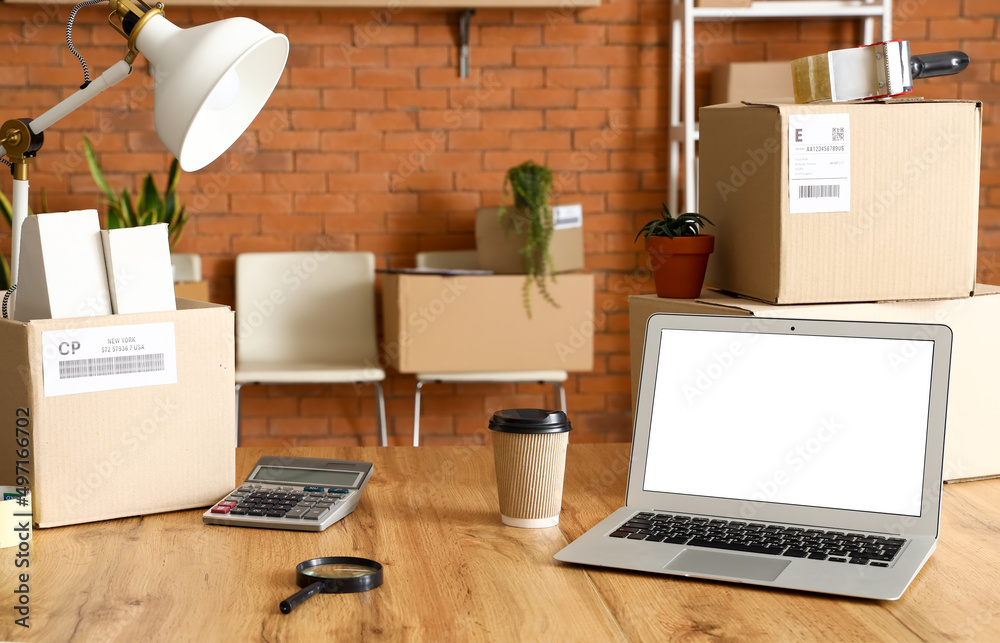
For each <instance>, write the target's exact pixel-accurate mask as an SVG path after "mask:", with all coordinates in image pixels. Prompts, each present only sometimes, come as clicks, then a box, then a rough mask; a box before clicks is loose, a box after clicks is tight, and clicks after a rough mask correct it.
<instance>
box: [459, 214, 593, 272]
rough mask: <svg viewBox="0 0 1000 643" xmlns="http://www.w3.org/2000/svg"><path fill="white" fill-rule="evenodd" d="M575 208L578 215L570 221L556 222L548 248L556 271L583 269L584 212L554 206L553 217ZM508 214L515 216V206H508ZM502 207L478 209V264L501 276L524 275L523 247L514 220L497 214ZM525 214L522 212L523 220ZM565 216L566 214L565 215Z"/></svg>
mask: <svg viewBox="0 0 1000 643" xmlns="http://www.w3.org/2000/svg"><path fill="white" fill-rule="evenodd" d="M574 207H575V208H576V209H577V210H576V212H577V214H576V216H575V217H574V216H572V212H571V211H570V210H567V211H568V212H571V216H570V217H568V218H569V219H570V220H569V221H563V222H562V223H557V224H556V228H555V229H554V230H553V232H552V241H551V242H550V244H549V251H550V252H551V254H552V265H553V268H554V270H555V272H557V273H559V272H573V271H577V270H583V213H582V210H580V209H579V206H553V208H552V209H553V218H557V217H559V214H560V209H562V208H567V209H569V208H574ZM507 212H508V213H514V214H515V215H516V213H517V209H516V208H508V209H507ZM498 213H499V208H479V209H478V210H476V250H477V252H478V253H479V267H480V268H482V269H483V270H492V271H493V272H495V273H497V274H500V275H520V274H524V259H523V255H522V254H521V253H520V250H521V248H523V247H524V241H523V239H522V238H521V237H520V236H518V234H517V232H516V230H517V228H516V227H515V225H514V221H515V220H514V219H512V218H511V217H510V216H508V215H505V216H504V218H503V219H502V221H501V219H500V218H499V216H498ZM523 218H524V216H523V215H522V218H521V220H523ZM564 219H565V217H564Z"/></svg>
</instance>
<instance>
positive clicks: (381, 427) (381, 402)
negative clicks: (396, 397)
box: [372, 382, 389, 447]
mask: <svg viewBox="0 0 1000 643" xmlns="http://www.w3.org/2000/svg"><path fill="white" fill-rule="evenodd" d="M372 384H373V385H374V386H375V406H376V408H375V412H376V414H377V415H378V445H379V446H380V447H387V446H389V435H388V431H387V429H386V426H385V391H384V390H382V382H372Z"/></svg>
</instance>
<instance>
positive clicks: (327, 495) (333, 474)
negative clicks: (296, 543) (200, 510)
mask: <svg viewBox="0 0 1000 643" xmlns="http://www.w3.org/2000/svg"><path fill="white" fill-rule="evenodd" d="M372 469H373V467H372V463H371V462H354V461H351V460H329V459H325V458H283V457H274V456H265V457H263V458H261V459H260V460H258V461H257V464H256V465H254V468H253V471H251V472H250V475H249V476H247V478H246V480H244V481H243V484H241V485H240V486H239V487H237V488H236V489H234V490H233V491H232V493H230V494H229V495H227V496H226V497H225V498H223V499H222V500H220V501H219V502H217V503H215V505H214V506H213V507H212V508H211V509H209V510H208V511H206V512H205V513H204V514H202V520H204V522H205V523H206V524H209V525H229V526H232V527H263V528H264V529H293V530H297V531H323V530H324V529H326V528H327V527H329V526H330V525H332V524H333V523H335V522H337V521H338V520H340V519H341V518H343V517H344V516H346V515H348V514H349V513H351V512H352V511H354V508H355V507H357V506H358V500H360V499H361V492H362V491H364V488H365V485H367V484H368V480H369V479H371V477H372Z"/></svg>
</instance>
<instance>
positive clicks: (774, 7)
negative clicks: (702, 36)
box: [667, 0, 892, 213]
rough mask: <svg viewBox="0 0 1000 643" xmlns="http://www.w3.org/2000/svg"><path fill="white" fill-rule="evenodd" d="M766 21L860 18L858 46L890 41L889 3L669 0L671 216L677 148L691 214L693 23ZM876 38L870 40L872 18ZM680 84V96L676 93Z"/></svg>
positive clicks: (693, 195) (674, 206) (694, 192)
mask: <svg viewBox="0 0 1000 643" xmlns="http://www.w3.org/2000/svg"><path fill="white" fill-rule="evenodd" d="M768 18H845V19H860V20H861V21H862V26H863V29H864V35H863V38H862V42H861V43H859V44H869V43H872V42H881V41H885V40H892V0H756V1H754V2H751V3H750V6H749V7H732V8H728V7H726V8H723V7H695V6H694V0H670V28H671V34H670V50H671V51H670V130H669V136H670V154H669V161H668V163H669V168H668V177H669V178H668V180H669V188H668V195H667V204H668V206H669V207H670V211H671V212H673V213H677V212H678V210H677V205H678V193H679V191H680V186H679V179H680V162H681V156H682V151H681V149H682V148H683V162H684V205H685V208H684V211H685V212H692V211H695V210H697V207H698V200H697V189H696V186H695V171H696V157H695V143H696V142H697V141H698V124H697V122H695V111H694V23H695V21H698V20H726V21H735V20H754V19H756V20H760V19H768ZM876 19H878V20H880V23H881V24H880V26H881V36H880V37H879V39H878V40H877V41H876V40H874V36H875V20H876ZM682 84H683V92H682Z"/></svg>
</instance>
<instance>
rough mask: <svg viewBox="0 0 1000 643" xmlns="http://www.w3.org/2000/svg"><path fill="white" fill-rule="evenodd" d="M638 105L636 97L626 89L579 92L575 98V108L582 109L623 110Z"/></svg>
mask: <svg viewBox="0 0 1000 643" xmlns="http://www.w3.org/2000/svg"><path fill="white" fill-rule="evenodd" d="M638 104H639V102H638V96H636V93H635V92H634V91H632V90H628V89H596V90H580V91H579V93H578V97H577V106H578V107H580V108H583V109H588V108H590V109H593V108H609V109H625V108H631V107H636V106H637V105H638Z"/></svg>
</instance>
